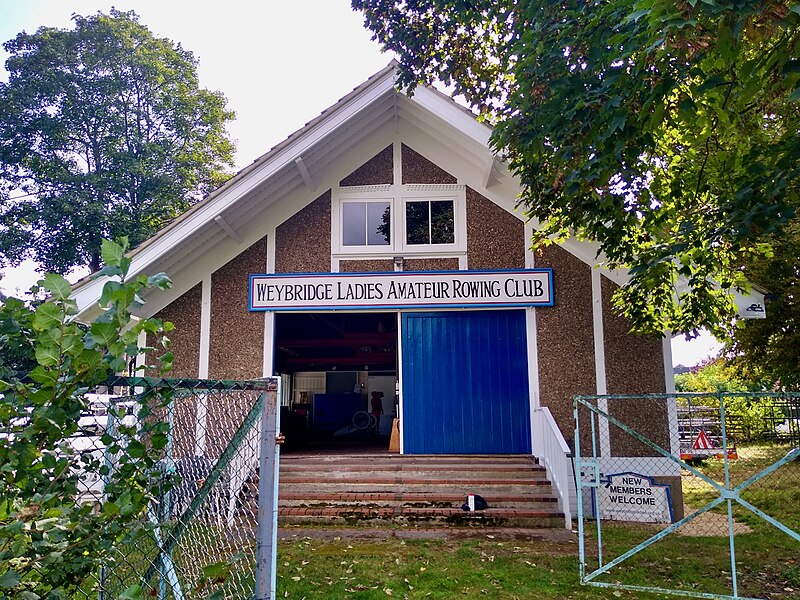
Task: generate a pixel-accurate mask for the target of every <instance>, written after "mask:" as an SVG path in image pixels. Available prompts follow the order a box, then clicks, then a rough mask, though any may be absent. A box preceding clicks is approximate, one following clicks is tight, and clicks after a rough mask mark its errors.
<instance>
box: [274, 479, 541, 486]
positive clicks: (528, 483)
mask: <svg viewBox="0 0 800 600" xmlns="http://www.w3.org/2000/svg"><path fill="white" fill-rule="evenodd" d="M278 481H279V484H284V483H285V484H287V485H290V484H308V483H315V484H319V485H327V484H332V485H335V484H345V483H346V484H348V485H359V484H366V485H401V484H402V485H465V486H468V487H475V485H476V484H477V485H480V486H490V485H506V486H508V485H522V486H531V485H543V486H549V485H551V483H550V481H549V480H547V479H536V478H530V479H516V478H510V477H509V478H508V479H502V478H500V479H463V478H459V479H439V478H424V479H419V478H408V477H394V478H388V479H387V478H374V477H369V478H363V479H354V478H346V477H281V478H279V480H278Z"/></svg>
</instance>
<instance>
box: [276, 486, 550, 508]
mask: <svg viewBox="0 0 800 600" xmlns="http://www.w3.org/2000/svg"><path fill="white" fill-rule="evenodd" d="M484 499H485V500H486V501H487V502H488V503H489V505H490V506H491V507H492V508H524V509H527V510H545V511H546V510H551V509H553V508H556V507H557V505H558V499H557V498H556V497H555V496H548V495H539V496H535V495H519V494H494V495H492V497H491V499H490V498H486V497H485V496H484ZM465 500H466V494H456V493H451V494H447V493H441V492H438V491H437V492H397V493H387V492H375V493H363V494H359V493H352V492H351V493H347V492H339V493H325V492H320V493H316V494H315V493H307V492H291V491H287V492H283V493H281V495H280V503H281V506H287V507H288V506H296V507H325V506H383V507H395V506H411V507H419V508H460V507H461V505H462V504H464V502H465Z"/></svg>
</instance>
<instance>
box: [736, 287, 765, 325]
mask: <svg viewBox="0 0 800 600" xmlns="http://www.w3.org/2000/svg"><path fill="white" fill-rule="evenodd" d="M733 299H734V301H735V302H736V310H737V312H738V314H739V317H740V318H742V319H766V318H767V309H766V307H765V305H764V295H763V294H759V293H757V292H751V293H749V294H747V295H744V294H741V293H739V292H734V294H733Z"/></svg>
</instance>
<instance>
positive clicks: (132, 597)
mask: <svg viewBox="0 0 800 600" xmlns="http://www.w3.org/2000/svg"><path fill="white" fill-rule="evenodd" d="M142 597H143V595H142V586H140V585H132V586H130V587H129V588H126V589H125V591H123V592H122V594H121V595H120V596H119V600H141V598H142Z"/></svg>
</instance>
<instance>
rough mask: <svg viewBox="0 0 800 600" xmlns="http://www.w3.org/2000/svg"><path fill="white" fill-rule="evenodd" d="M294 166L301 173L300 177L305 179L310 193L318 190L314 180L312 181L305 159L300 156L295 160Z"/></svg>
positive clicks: (304, 181)
mask: <svg viewBox="0 0 800 600" xmlns="http://www.w3.org/2000/svg"><path fill="white" fill-rule="evenodd" d="M294 165H295V166H296V167H297V170H298V171H299V173H300V177H302V178H303V183H305V184H306V187H307V188H308V191H309V192H314V191H316V189H317V186H316V185H314V180H313V179H311V174H310V173H309V172H308V169H307V168H306V163H305V162H303V157H302V156H298V157H297V158H295V159H294Z"/></svg>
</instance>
